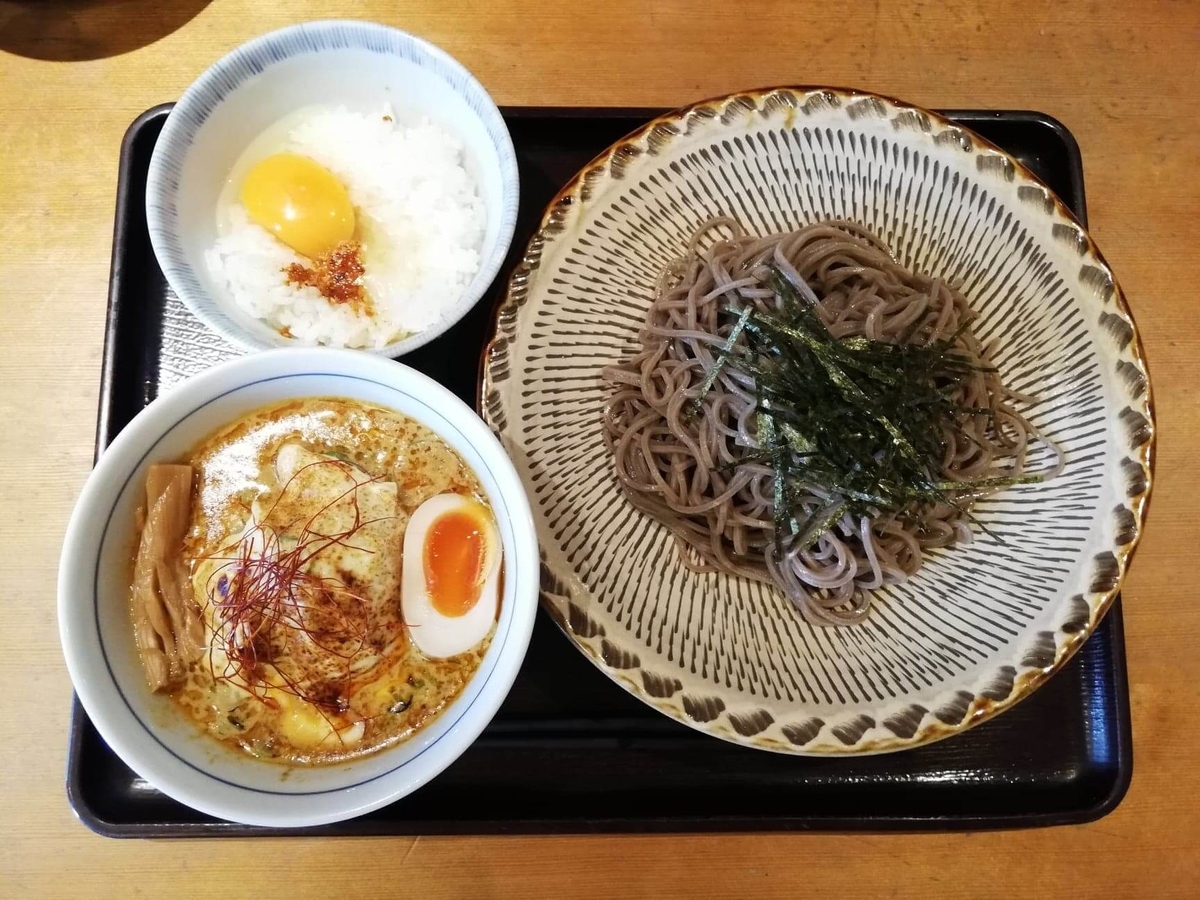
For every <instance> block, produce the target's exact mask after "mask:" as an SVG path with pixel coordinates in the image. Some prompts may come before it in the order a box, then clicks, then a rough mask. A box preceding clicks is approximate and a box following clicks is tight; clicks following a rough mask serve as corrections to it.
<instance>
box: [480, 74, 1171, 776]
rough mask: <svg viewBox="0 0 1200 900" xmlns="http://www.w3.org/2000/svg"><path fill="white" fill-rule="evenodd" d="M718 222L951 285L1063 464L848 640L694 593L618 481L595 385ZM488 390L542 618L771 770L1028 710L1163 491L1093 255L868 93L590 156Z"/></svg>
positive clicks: (957, 135) (973, 162)
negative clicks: (666, 281) (837, 224)
mask: <svg viewBox="0 0 1200 900" xmlns="http://www.w3.org/2000/svg"><path fill="white" fill-rule="evenodd" d="M718 214H727V215H732V216H735V217H736V218H737V219H739V220H740V221H741V223H742V225H743V226H745V227H746V228H747V229H749V230H750V231H753V232H757V233H763V234H765V233H769V232H776V231H780V230H785V229H791V228H795V227H797V226H799V225H801V224H804V223H808V222H812V221H814V220H817V219H822V218H846V219H853V220H855V221H857V222H861V223H862V224H864V225H866V226H868V227H869V228H871V229H872V230H874V231H875V232H876V233H877V234H879V235H880V236H881V237H883V238H884V240H885V241H886V242H887V244H888V245H889V246H890V247H891V248H892V249H893V252H894V253H895V254H896V256H897V258H898V259H899V261H900V262H901V263H903V264H904V265H906V266H908V267H910V268H913V269H916V270H918V271H921V272H925V273H927V274H930V275H934V276H939V277H941V278H945V279H947V280H951V281H954V282H957V283H959V284H961V285H962V289H963V291H964V293H965V294H966V296H967V298H968V300H969V301H970V302H971V304H972V306H973V307H974V308H975V309H976V310H977V311H978V312H979V314H980V317H979V319H978V320H977V327H976V332H977V333H978V334H979V335H980V337H981V338H983V339H985V340H994V341H995V350H994V359H995V362H996V363H997V365H998V366H999V367H1000V369H1001V372H1002V374H1003V376H1004V377H1005V378H1006V380H1007V381H1008V383H1009V384H1010V385H1012V386H1014V387H1016V388H1017V389H1018V390H1021V391H1023V392H1026V393H1028V394H1031V395H1034V396H1035V397H1036V398H1037V402H1036V404H1035V405H1033V406H1032V407H1031V408H1030V409H1029V411H1028V417H1029V419H1030V420H1031V421H1032V422H1033V423H1034V424H1035V425H1036V426H1038V427H1039V428H1041V429H1042V430H1043V431H1044V432H1046V433H1047V434H1048V435H1049V436H1050V437H1052V438H1053V439H1054V440H1055V441H1057V442H1058V444H1059V445H1060V446H1061V447H1062V448H1063V449H1064V451H1065V452H1066V456H1067V465H1066V469H1065V471H1064V473H1063V474H1062V475H1061V476H1060V477H1058V478H1057V479H1055V480H1053V481H1051V482H1049V483H1047V484H1045V485H1036V486H1025V487H1021V488H1015V489H1012V490H1009V491H1006V492H1004V493H1001V494H999V495H996V496H995V497H993V498H991V499H988V500H986V501H983V502H981V503H980V504H979V505H978V506H977V507H976V515H977V517H978V519H979V520H980V521H981V522H982V523H983V524H984V525H986V526H987V529H988V530H989V531H990V532H991V533H992V535H994V536H989V535H987V534H983V533H979V532H978V529H977V538H976V540H975V541H974V542H972V543H970V544H968V545H966V546H957V547H953V548H949V549H946V550H941V551H933V552H932V553H930V554H929V556H928V558H927V561H926V564H925V566H924V567H923V568H922V569H921V571H920V572H919V573H918V574H917V575H916V576H915V577H914V578H912V579H911V580H909V581H908V582H907V583H905V584H902V585H897V586H894V587H889V588H885V589H883V590H881V591H879V592H877V595H876V602H875V604H874V607H873V610H872V613H871V616H870V618H869V619H868V621H867V622H866V623H864V624H862V625H858V626H852V627H847V628H834V629H830V628H819V627H813V626H810V625H808V624H806V623H804V622H802V621H801V620H800V619H799V618H798V617H797V616H796V614H795V613H794V612H793V610H792V607H791V605H790V604H789V603H788V602H787V600H786V599H785V598H784V597H783V596H782V594H780V593H779V592H777V591H776V590H774V589H773V588H771V587H769V586H766V585H763V584H758V583H754V582H751V581H748V580H745V579H741V578H736V577H730V576H725V575H719V574H695V573H693V572H691V571H690V570H688V569H686V568H685V567H684V566H683V565H682V564H681V562H680V560H679V558H678V556H677V554H676V550H675V547H674V544H673V541H672V539H671V537H670V535H669V534H668V532H667V530H666V529H665V528H663V527H660V526H659V525H658V524H657V523H655V522H653V521H651V520H650V519H648V518H647V517H645V516H644V515H642V514H641V513H639V512H637V511H635V510H634V509H633V507H632V506H631V505H630V504H629V503H628V502H627V501H626V499H625V498H624V496H623V495H622V493H621V492H620V490H619V489H618V487H617V482H616V479H615V476H614V474H613V464H612V460H611V458H610V456H609V454H608V453H607V452H606V451H605V448H604V444H603V442H602V439H601V410H602V407H603V405H604V402H605V399H606V393H607V389H606V386H605V385H604V384H603V383H602V382H601V379H600V370H601V367H602V366H604V365H605V364H607V363H610V362H612V361H614V360H618V359H620V358H622V357H624V356H626V355H627V354H629V353H630V352H631V351H632V350H633V349H634V347H635V344H636V339H637V331H638V327H639V324H640V322H641V319H642V315H643V313H644V311H645V309H646V307H647V306H648V304H649V302H650V298H651V295H652V290H653V285H654V281H655V278H656V275H657V273H658V272H659V271H660V270H661V269H662V267H663V266H664V265H665V264H666V263H667V262H668V261H669V260H671V259H672V258H675V257H677V256H679V255H680V254H681V253H682V252H683V251H684V249H685V246H686V241H687V239H688V236H689V235H690V234H691V233H692V232H693V230H694V229H695V228H696V227H697V226H698V225H699V224H700V223H701V222H703V221H704V220H706V219H708V218H709V217H711V216H715V215H718ZM481 390H482V401H483V408H484V411H485V415H486V417H487V419H488V421H489V423H490V424H491V426H492V427H493V428H494V429H495V430H496V432H497V433H498V434H499V435H500V437H501V438H502V440H503V441H504V444H505V446H506V447H507V449H508V450H509V452H510V453H511V454H512V456H513V458H514V460H515V461H516V463H517V467H518V469H519V470H520V472H521V473H522V477H523V478H524V481H525V484H526V487H527V488H528V490H529V493H530V496H531V498H532V500H533V506H534V510H535V515H536V517H537V520H538V528H539V537H540V540H541V546H542V554H543V571H542V598H543V605H544V606H545V608H546V609H547V611H549V612H550V614H551V615H552V616H553V617H554V618H555V620H556V621H557V622H558V623H559V624H560V625H561V626H562V628H563V629H564V630H565V631H566V632H567V634H568V635H570V637H571V638H572V640H573V641H574V642H575V643H576V644H577V645H578V646H579V648H580V649H581V650H582V651H583V652H584V653H586V655H587V656H588V657H589V658H590V659H591V660H592V661H593V662H594V663H595V664H596V665H597V666H598V667H600V668H601V669H602V670H603V671H604V672H606V673H607V674H608V675H610V676H611V677H612V678H613V679H614V680H615V681H616V682H617V683H618V684H620V685H621V686H623V687H624V688H625V689H626V690H628V691H629V692H630V693H632V694H634V695H635V696H637V697H639V698H641V699H642V700H644V701H645V702H647V703H649V704H650V705H652V706H654V707H655V708H656V709H659V710H661V711H662V712H664V713H666V714H667V715H670V716H673V717H675V718H677V719H679V720H680V721H682V722H684V723H686V724H688V725H691V726H693V727H696V728H699V729H701V730H703V731H706V732H708V733H710V734H713V735H716V736H718V737H722V738H726V739H728V740H732V741H736V742H738V743H741V744H746V745H748V746H752V747H759V748H764V749H769V750H779V751H786V752H792V753H803V754H848V753H875V752H882V751H888V750H898V749H902V748H905V747H911V746H915V745H918V744H922V743H926V742H928V741H932V740H936V739H938V738H942V737H945V736H947V735H950V734H954V733H956V732H959V731H962V730H964V729H965V728H968V727H970V726H971V725H973V724H975V723H977V722H979V721H981V720H983V719H986V718H987V717H989V716H991V715H993V714H994V713H996V712H999V711H1000V710H1003V709H1005V708H1006V707H1009V706H1011V705H1012V704H1013V703H1015V702H1017V701H1018V700H1020V699H1021V698H1022V697H1025V696H1027V695H1028V694H1029V693H1030V692H1031V691H1032V690H1034V688H1036V687H1037V686H1038V685H1039V684H1040V683H1041V682H1043V681H1044V680H1045V679H1046V678H1047V677H1049V676H1050V675H1051V674H1053V672H1054V671H1055V670H1056V669H1057V668H1058V667H1059V666H1061V665H1062V663H1063V662H1064V661H1065V660H1066V659H1067V658H1068V657H1069V656H1070V655H1071V654H1072V653H1073V652H1074V651H1075V650H1076V649H1078V647H1079V646H1080V644H1082V643H1083V641H1084V640H1085V639H1086V638H1087V636H1088V634H1089V633H1090V632H1091V631H1092V629H1093V628H1094V627H1095V625H1096V623H1097V622H1098V621H1099V620H1100V618H1101V617H1102V616H1103V615H1104V613H1105V611H1106V610H1107V609H1108V606H1109V604H1110V603H1111V602H1112V598H1113V596H1114V595H1115V594H1116V592H1117V590H1118V588H1119V587H1120V584H1121V579H1122V577H1123V576H1124V574H1125V570H1126V567H1127V566H1128V564H1129V559H1130V556H1131V554H1132V552H1133V548H1134V546H1135V545H1136V543H1137V540H1138V536H1139V533H1140V531H1141V528H1142V521H1143V517H1144V513H1145V509H1146V503H1147V499H1148V496H1149V491H1150V481H1151V458H1152V452H1153V444H1154V421H1153V413H1152V408H1151V399H1150V385H1149V381H1148V380H1147V375H1146V368H1145V363H1144V361H1143V358H1142V352H1141V347H1140V344H1139V342H1138V338H1137V332H1136V331H1135V329H1134V325H1133V319H1132V318H1131V317H1130V314H1129V310H1128V309H1127V308H1126V305H1125V300H1124V298H1123V296H1122V294H1121V291H1120V289H1119V288H1118V286H1117V284H1116V281H1115V280H1114V278H1113V275H1112V272H1111V271H1110V270H1109V268H1108V266H1107V264H1106V263H1105V262H1104V260H1103V258H1102V257H1101V256H1100V254H1099V252H1098V251H1097V249H1096V247H1095V245H1094V244H1093V243H1092V241H1091V239H1090V238H1089V237H1088V235H1087V233H1086V232H1085V231H1084V229H1083V228H1082V227H1081V226H1080V225H1079V223H1078V222H1077V221H1075V219H1074V218H1073V217H1072V216H1071V214H1070V213H1069V212H1068V211H1067V210H1066V209H1065V207H1064V206H1063V205H1062V203H1061V202H1060V201H1059V200H1058V199H1057V198H1056V197H1055V196H1054V194H1053V193H1051V192H1050V191H1049V190H1048V189H1047V188H1046V187H1045V186H1044V185H1042V184H1041V183H1040V182H1038V181H1037V180H1036V179H1035V178H1034V177H1033V176H1032V175H1031V174H1030V173H1029V172H1028V171H1027V170H1026V169H1024V168H1023V167H1022V166H1021V165H1020V164H1019V163H1017V162H1016V161H1015V160H1013V159H1012V158H1011V157H1009V156H1007V155H1006V154H1004V153H1003V152H1001V151H1000V150H998V149H997V148H996V147H994V146H992V145H991V144H989V143H987V142H986V141H984V140H982V139H981V138H979V137H977V136H976V135H974V134H972V133H971V132H969V131H966V130H965V129H963V128H960V127H957V126H955V125H954V124H952V123H951V122H949V121H947V120H946V119H943V118H941V117H939V116H937V115H935V114H933V113H930V112H927V111H925V110H921V109H917V108H914V107H911V106H907V105H905V104H902V103H898V102H895V101H892V100H889V99H886V98H883V97H878V96H873V95H868V94H861V93H855V92H845V91H837V90H829V89H823V88H811V89H809V88H786V89H776V90H769V91H761V92H752V93H744V94H737V95H734V96H731V97H727V98H722V99H719V100H712V101H706V102H703V103H699V104H696V105H695V106H691V107H688V108H686V109H683V110H680V111H678V112H675V113H671V114H669V115H665V116H662V117H660V118H658V119H655V120H654V121H652V122H650V123H648V124H647V125H646V126H645V127H644V128H642V129H640V130H639V131H637V132H636V133H634V134H632V135H630V136H629V137H628V138H626V139H625V140H622V141H620V142H619V143H617V144H616V145H614V146H613V147H611V148H610V149H609V150H608V151H607V152H605V153H604V154H602V155H601V156H600V157H598V158H597V159H596V160H595V161H594V162H592V163H591V164H590V165H588V167H587V168H586V169H584V170H583V171H582V172H580V173H579V175H578V176H576V177H575V179H574V180H572V181H571V182H570V184H568V185H567V186H566V187H565V188H564V189H563V190H562V192H561V193H560V194H559V195H558V197H556V198H555V200H554V202H553V203H551V205H550V207H549V208H548V209H547V211H546V214H545V217H544V219H543V221H542V225H541V228H540V229H539V231H538V232H537V234H535V235H534V237H533V239H532V240H531V241H530V242H529V247H528V250H527V252H526V254H525V258H524V261H523V262H522V264H521V265H520V266H519V267H518V269H517V271H516V272H515V273H514V275H513V278H512V281H511V284H510V287H509V293H508V297H507V300H506V302H505V303H504V304H503V306H502V308H501V309H500V311H499V316H498V319H497V324H496V334H495V336H494V338H493V340H492V343H491V345H490V346H489V348H488V350H487V354H486V357H485V361H484V378H483V385H482V388H481Z"/></svg>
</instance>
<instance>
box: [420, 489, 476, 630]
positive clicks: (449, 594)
mask: <svg viewBox="0 0 1200 900" xmlns="http://www.w3.org/2000/svg"><path fill="white" fill-rule="evenodd" d="M484 515H486V513H485V512H484V511H483V509H482V508H477V507H474V506H467V507H464V508H461V509H455V510H452V511H450V512H447V513H443V514H442V515H440V516H438V517H437V518H436V519H434V521H433V524H432V525H430V526H429V531H428V532H427V533H426V535H425V554H424V556H425V560H424V561H425V589H426V590H427V591H428V593H429V600H430V602H431V603H432V604H433V608H434V609H436V610H437V611H438V612H439V613H441V614H442V615H443V616H447V617H450V618H453V617H457V616H462V615H466V614H467V613H468V612H470V610H471V607H473V606H474V605H475V604H476V603H477V602H478V601H479V594H480V591H481V589H482V588H483V582H484V579H485V577H486V575H487V562H488V546H487V542H488V528H487V523H486V521H485V520H484V519H483V516H484Z"/></svg>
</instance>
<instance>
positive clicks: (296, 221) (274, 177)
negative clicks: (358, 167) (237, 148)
mask: <svg viewBox="0 0 1200 900" xmlns="http://www.w3.org/2000/svg"><path fill="white" fill-rule="evenodd" d="M241 201H242V206H244V207H246V212H247V213H249V215H250V219H251V221H253V222H255V223H256V224H258V225H261V226H262V227H263V228H265V229H267V231H269V232H271V234H273V235H275V237H277V238H278V239H279V240H281V241H283V243H285V244H287V245H288V246H289V247H291V248H292V249H293V250H295V251H296V252H297V253H302V254H304V255H305V256H307V257H309V258H310V259H315V258H316V257H318V256H320V255H321V254H323V253H329V252H330V251H332V250H333V249H335V248H336V247H337V245H338V244H340V243H342V242H343V241H348V240H350V238H351V237H353V236H354V207H353V206H352V205H351V204H350V195H349V194H347V193H346V188H345V187H344V186H343V185H342V183H341V182H340V181H338V180H337V178H336V177H335V176H334V174H333V173H332V172H330V171H329V170H328V169H326V168H325V167H324V166H322V165H320V164H319V163H316V162H314V161H313V160H311V159H309V158H308V157H307V156H300V155H299V154H296V153H276V154H275V155H274V156H268V157H267V158H266V159H264V160H261V161H259V162H258V163H256V164H255V165H254V168H252V169H251V170H250V172H249V173H248V174H247V175H246V178H245V180H244V181H243V182H242V192H241Z"/></svg>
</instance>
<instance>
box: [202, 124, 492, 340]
mask: <svg viewBox="0 0 1200 900" xmlns="http://www.w3.org/2000/svg"><path fill="white" fill-rule="evenodd" d="M390 116H391V112H390V110H386V109H385V110H384V111H383V112H382V113H380V114H377V115H369V116H368V115H361V114H359V113H353V112H350V111H348V110H346V109H342V108H339V109H321V110H316V111H311V112H307V113H305V114H303V115H301V116H299V117H297V118H296V119H294V120H292V121H291V122H290V123H289V127H287V128H286V130H285V131H283V132H282V133H278V134H275V135H264V142H265V143H270V145H271V146H269V147H267V146H263V142H256V144H255V146H254V147H252V148H251V150H250V151H248V152H247V156H251V155H252V153H253V157H254V158H253V159H249V160H248V162H247V165H249V164H252V163H253V162H256V161H257V160H258V159H261V158H262V157H264V156H266V155H269V154H270V153H280V152H294V153H299V154H303V155H304V156H308V157H311V158H312V159H314V160H316V161H317V162H319V163H320V164H321V165H323V166H325V167H326V168H327V169H329V171H331V172H332V173H333V174H334V175H336V176H337V177H338V179H340V180H341V182H342V184H343V185H345V187H346V190H347V192H348V193H349V195H350V202H351V203H353V204H354V211H355V215H356V217H357V222H358V237H359V239H360V240H361V243H362V251H363V252H362V261H363V266H364V269H365V271H364V274H363V285H364V287H365V288H366V291H367V294H368V296H369V297H370V300H371V304H372V306H373V308H374V315H370V316H368V315H364V314H360V313H358V312H356V311H355V310H354V309H352V308H351V307H350V306H349V305H348V304H337V303H331V302H330V301H329V300H327V299H325V298H324V297H322V296H321V294H320V292H319V291H318V290H317V289H316V288H313V287H297V286H296V285H293V284H289V283H288V282H287V279H286V276H285V274H284V271H283V270H284V269H286V268H287V267H288V266H289V265H290V264H292V263H295V262H299V263H303V264H307V263H308V260H306V259H305V258H304V257H302V256H300V255H298V254H297V253H295V252H294V251H293V250H292V249H291V248H290V247H288V246H286V245H285V244H283V243H281V242H280V241H279V240H277V239H276V238H275V237H274V236H273V235H272V234H271V233H270V232H268V231H266V230H265V229H263V228H261V227H259V226H258V225H256V224H255V223H253V222H251V221H250V218H249V216H248V214H247V213H246V210H245V208H244V207H243V206H242V205H241V204H240V203H238V202H237V193H236V190H234V191H231V192H230V193H231V197H229V198H226V199H225V200H224V201H223V202H222V203H221V204H220V205H221V207H222V208H221V209H219V210H218V216H219V218H220V222H219V225H220V228H219V232H220V236H219V237H218V239H217V241H216V243H215V245H214V246H213V247H212V248H211V249H210V250H209V251H208V252H207V254H206V263H207V265H208V268H209V272H210V274H211V275H212V277H213V280H214V281H216V282H217V284H218V285H220V286H223V287H224V288H225V289H226V290H227V291H228V292H229V293H230V295H231V296H232V297H233V299H234V301H235V302H236V303H237V305H238V306H240V307H241V308H242V309H244V310H245V311H246V312H247V313H249V314H250V315H251V316H253V317H255V318H257V319H261V320H263V321H264V322H266V323H267V324H268V325H270V326H271V327H272V328H274V329H276V330H279V331H281V332H284V333H290V334H291V335H292V336H293V337H295V338H296V339H297V340H299V341H301V342H303V343H306V344H329V345H332V346H341V347H375V348H378V347H383V346H385V345H387V344H389V343H391V342H393V341H396V340H399V339H400V338H402V337H404V336H405V335H407V334H410V333H414V332H420V331H425V330H426V329H429V328H431V327H433V326H435V325H436V324H438V322H439V321H441V320H442V319H443V318H444V317H445V316H446V315H447V314H448V313H449V311H450V309H451V308H452V307H453V306H454V305H455V304H456V302H457V301H458V299H459V298H460V297H461V296H462V294H463V292H464V291H465V290H466V289H467V287H468V285H470V283H471V280H472V279H473V278H474V277H475V273H476V272H478V271H479V252H480V247H481V245H482V243H483V233H484V227H485V225H486V211H485V208H484V205H483V201H482V200H481V199H480V196H479V192H478V190H477V188H476V185H475V181H474V179H473V178H472V177H471V175H470V173H468V172H467V170H466V168H465V167H464V166H463V150H462V145H461V143H460V142H459V141H458V139H457V138H455V137H454V136H453V135H452V134H450V133H448V132H447V131H446V130H445V129H443V128H441V127H439V126H438V125H436V124H434V123H432V122H430V121H428V120H422V121H420V122H418V123H417V124H415V125H409V126H405V125H403V124H400V123H398V122H393V121H391V120H390ZM268 138H269V140H267V139H268ZM238 168H242V169H243V174H244V168H245V167H243V166H241V165H240V164H239V167H238ZM234 176H235V177H234V179H233V180H234V181H236V182H238V183H240V177H239V176H238V169H237V168H235V172H234Z"/></svg>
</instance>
